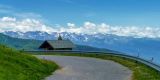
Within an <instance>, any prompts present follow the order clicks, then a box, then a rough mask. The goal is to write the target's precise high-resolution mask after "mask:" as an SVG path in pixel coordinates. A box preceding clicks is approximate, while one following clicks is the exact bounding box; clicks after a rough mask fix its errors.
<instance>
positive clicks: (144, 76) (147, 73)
mask: <svg viewBox="0 0 160 80" xmlns="http://www.w3.org/2000/svg"><path fill="white" fill-rule="evenodd" d="M36 54H44V53H36ZM45 54H46V55H51V54H52V55H62V56H81V57H94V58H100V59H105V60H112V61H115V62H117V63H120V64H122V65H124V66H126V67H128V68H129V69H130V70H132V71H133V75H132V80H160V72H158V71H157V70H155V69H153V68H151V67H149V66H147V65H145V64H143V63H140V62H137V61H135V60H131V59H127V58H124V57H120V56H113V55H106V54H79V53H75V54H74V53H65V54H62V53H45Z"/></svg>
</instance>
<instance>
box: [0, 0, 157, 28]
mask: <svg viewBox="0 0 160 80" xmlns="http://www.w3.org/2000/svg"><path fill="white" fill-rule="evenodd" d="M0 5H1V6H5V7H6V6H8V7H9V10H11V11H14V12H16V13H19V14H21V13H31V14H34V15H35V16H34V15H33V16H30V17H33V18H39V19H41V20H43V21H45V23H47V24H50V25H54V24H60V25H65V24H66V23H68V22H71V23H75V24H77V25H81V24H83V23H84V22H86V21H90V22H94V23H107V24H110V25H121V26H133V25H134V26H152V27H154V26H155V27H159V25H160V0H1V1H0ZM23 15H25V14H23ZM26 15H27V14H26ZM0 16H1V17H2V16H13V17H14V16H15V15H11V14H6V13H5V14H4V13H1V11H0Z"/></svg>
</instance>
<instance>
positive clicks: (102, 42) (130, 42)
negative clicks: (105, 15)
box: [3, 31, 160, 59]
mask: <svg viewBox="0 0 160 80" xmlns="http://www.w3.org/2000/svg"><path fill="white" fill-rule="evenodd" d="M3 34H6V35H9V36H12V37H16V38H23V39H38V40H53V39H57V36H58V33H57V32H53V33H47V32H40V31H33V32H32V31H30V32H25V33H24V32H13V31H7V32H3ZM60 34H61V36H62V37H63V38H65V39H70V40H72V41H73V42H74V43H76V44H80V45H89V46H94V47H98V48H107V49H111V50H116V51H120V52H125V53H127V54H130V55H135V56H136V55H138V54H139V55H140V56H141V57H144V58H147V59H150V58H152V57H154V58H155V59H158V58H159V57H158V56H160V39H157V38H133V37H124V36H116V35H111V34H92V35H89V34H82V33H81V34H76V33H68V32H62V33H60Z"/></svg>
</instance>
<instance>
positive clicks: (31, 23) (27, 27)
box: [0, 17, 55, 32]
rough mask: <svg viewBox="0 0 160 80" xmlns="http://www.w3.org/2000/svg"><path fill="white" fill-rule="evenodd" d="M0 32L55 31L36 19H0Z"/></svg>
mask: <svg viewBox="0 0 160 80" xmlns="http://www.w3.org/2000/svg"><path fill="white" fill-rule="evenodd" d="M0 31H1V32H3V31H21V32H27V31H44V32H51V31H55V30H54V29H53V28H51V27H49V26H47V25H45V24H43V23H42V22H40V21H38V20H35V19H28V18H27V19H22V20H16V18H12V17H3V18H0Z"/></svg>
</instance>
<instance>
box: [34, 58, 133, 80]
mask: <svg viewBox="0 0 160 80" xmlns="http://www.w3.org/2000/svg"><path fill="white" fill-rule="evenodd" d="M37 57H38V58H41V59H46V60H51V61H54V62H56V63H57V64H58V65H59V66H60V67H61V69H59V70H57V71H56V72H54V73H53V75H50V76H49V77H47V78H46V80H131V76H132V71H131V70H129V69H128V68H127V67H124V66H122V65H120V64H118V63H115V62H113V61H110V60H101V59H96V58H85V57H72V56H53V55H38V56H37Z"/></svg>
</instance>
